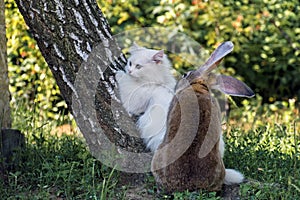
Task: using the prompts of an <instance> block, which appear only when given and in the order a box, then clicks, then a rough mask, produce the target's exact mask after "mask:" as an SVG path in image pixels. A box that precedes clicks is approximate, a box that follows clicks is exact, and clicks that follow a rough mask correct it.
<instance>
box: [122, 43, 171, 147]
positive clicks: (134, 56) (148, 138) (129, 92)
mask: <svg viewBox="0 0 300 200" xmlns="http://www.w3.org/2000/svg"><path fill="white" fill-rule="evenodd" d="M130 53H131V56H130V57H129V58H128V62H127V64H126V67H125V71H126V72H123V71H118V72H117V74H116V80H117V82H118V86H119V92H120V97H121V101H122V103H123V106H124V108H125V109H126V110H127V112H128V113H129V114H130V115H140V114H142V115H141V116H140V118H139V120H138V122H137V125H138V128H139V130H140V133H141V136H142V138H143V139H144V142H145V143H146V146H147V147H148V148H149V149H151V151H155V150H156V149H157V147H158V146H159V144H160V143H161V142H162V140H163V138H164V136H165V133H166V119H167V114H168V108H169V104H170V102H171V100H172V98H173V95H174V88H175V84H176V80H175V78H174V77H173V75H172V73H171V64H170V61H169V60H168V58H167V57H166V55H164V54H163V52H162V51H158V50H152V49H146V48H143V47H139V46H137V45H133V46H132V47H131V49H130ZM140 66H141V67H140ZM139 67H140V68H139Z"/></svg>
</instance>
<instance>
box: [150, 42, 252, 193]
mask: <svg viewBox="0 0 300 200" xmlns="http://www.w3.org/2000/svg"><path fill="white" fill-rule="evenodd" d="M232 49H233V44H232V42H224V43H223V44H221V45H220V46H219V47H218V48H217V49H216V50H215V51H214V52H213V53H212V55H211V56H210V58H209V59H208V60H207V61H206V63H205V64H204V65H203V66H202V67H200V68H199V69H198V70H195V71H191V72H189V73H188V74H187V75H186V76H185V77H183V78H182V79H181V80H180V81H179V82H178V84H177V86H176V95H175V96H174V98H173V100H172V102H171V105H170V108H169V113H168V121H167V126H168V127H167V132H166V135H165V138H164V140H163V142H162V143H161V144H160V146H159V148H158V150H157V151H156V152H155V154H154V157H153V160H152V164H151V165H152V166H151V170H152V172H153V175H154V177H155V179H156V182H157V184H158V185H159V186H160V187H161V188H162V189H164V191H166V192H174V191H184V190H187V189H188V190H196V189H206V190H209V191H217V190H220V189H221V186H222V184H223V183H225V184H231V183H239V182H241V181H242V180H243V175H242V174H240V173H239V172H237V171H235V170H230V169H226V170H225V167H224V164H223V154H224V142H223V139H222V132H221V119H220V109H219V106H218V103H217V101H216V99H215V98H214V97H213V96H212V95H211V94H210V88H217V89H219V90H221V91H222V92H223V93H225V94H229V95H234V96H245V97H252V96H253V95H254V93H253V91H252V90H251V89H250V88H249V87H248V86H247V85H245V84H244V83H243V82H241V81H238V80H237V79H235V78H233V77H230V76H224V75H218V76H217V75H214V74H212V73H211V71H212V70H213V69H214V68H216V66H217V65H218V64H219V63H220V62H221V60H222V59H223V57H224V56H225V55H227V54H228V53H230V52H231V51H232Z"/></svg>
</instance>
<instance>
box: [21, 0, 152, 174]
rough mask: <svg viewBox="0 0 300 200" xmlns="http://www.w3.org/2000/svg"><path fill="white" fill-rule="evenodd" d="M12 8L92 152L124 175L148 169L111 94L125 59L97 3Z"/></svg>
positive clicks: (45, 1)
mask: <svg viewBox="0 0 300 200" xmlns="http://www.w3.org/2000/svg"><path fill="white" fill-rule="evenodd" d="M16 3H17V5H18V8H19V10H20V12H21V14H22V15H23V17H24V19H25V22H26V23H27V25H28V26H29V28H30V31H31V33H32V35H33V37H34V38H35V39H36V41H37V44H38V46H39V48H40V50H41V52H42V54H43V56H44V58H45V60H46V62H47V63H48V65H49V67H50V69H51V71H52V73H53V75H54V77H55V79H56V82H57V84H58V86H59V88H60V91H61V94H62V96H63V97H64V99H65V101H66V102H67V105H68V107H69V108H70V110H71V113H72V114H73V115H74V117H75V120H76V123H77V125H78V127H79V128H80V130H81V132H82V133H83V135H84V137H85V139H86V141H87V144H88V146H89V149H90V151H91V153H92V154H93V155H94V156H95V157H96V158H98V159H99V160H101V161H102V162H104V163H105V164H108V165H110V166H112V167H116V168H117V169H120V170H123V171H127V172H144V171H145V170H148V167H150V162H151V155H150V154H149V153H147V152H145V147H144V145H143V142H142V140H141V139H140V138H139V137H136V136H137V131H136V128H135V126H134V123H132V120H131V119H130V118H129V117H128V116H127V114H124V113H125V112H123V111H124V110H123V109H122V107H121V106H120V104H119V102H120V101H119V99H118V97H117V94H116V93H115V91H114V89H115V86H116V85H115V79H114V73H115V71H116V70H118V69H122V68H123V66H124V63H125V62H126V58H125V57H124V55H123V54H122V52H121V50H120V49H119V48H118V46H117V44H116V43H115V41H114V40H113V37H112V34H111V31H110V27H109V25H108V23H107V20H106V19H105V17H104V16H103V14H102V12H101V10H100V9H99V7H98V6H97V4H96V1H95V0H82V1H79V0H52V1H49V0H34V1H33V0H32V1H28V0H16ZM127 133H128V134H127ZM129 134H130V135H129ZM148 165H149V166H148ZM142 168H143V170H142ZM146 168H147V169H146ZM149 169H150V168H149Z"/></svg>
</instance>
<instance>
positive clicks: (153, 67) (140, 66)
mask: <svg viewBox="0 0 300 200" xmlns="http://www.w3.org/2000/svg"><path fill="white" fill-rule="evenodd" d="M129 52H130V54H131V56H130V57H129V58H128V61H127V64H126V67H125V70H126V73H128V74H130V75H131V76H133V77H136V78H147V77H151V76H152V78H157V76H159V74H161V73H162V71H164V68H169V66H170V64H169V61H168V59H167V57H166V55H165V54H164V51H163V50H153V49H147V48H144V47H140V46H138V45H136V44H134V45H133V46H132V47H131V48H130V50H129ZM153 76H154V77H153Z"/></svg>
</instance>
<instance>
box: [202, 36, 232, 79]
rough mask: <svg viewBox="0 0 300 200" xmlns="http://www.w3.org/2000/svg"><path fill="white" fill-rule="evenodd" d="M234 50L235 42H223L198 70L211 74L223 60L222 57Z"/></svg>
mask: <svg viewBox="0 0 300 200" xmlns="http://www.w3.org/2000/svg"><path fill="white" fill-rule="evenodd" d="M232 50H233V43H232V42H231V41H227V42H223V43H222V44H221V45H220V46H218V47H217V49H216V50H215V51H214V52H213V53H212V54H211V56H210V57H209V58H208V60H207V61H206V62H205V64H204V65H203V66H202V67H200V68H199V69H198V70H197V71H199V72H200V74H203V73H205V74H209V73H210V72H211V71H212V70H213V69H215V68H216V67H217V65H218V64H219V63H220V62H221V61H222V59H223V58H224V57H225V56H226V55H227V54H229V53H230V52H231V51H232Z"/></svg>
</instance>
